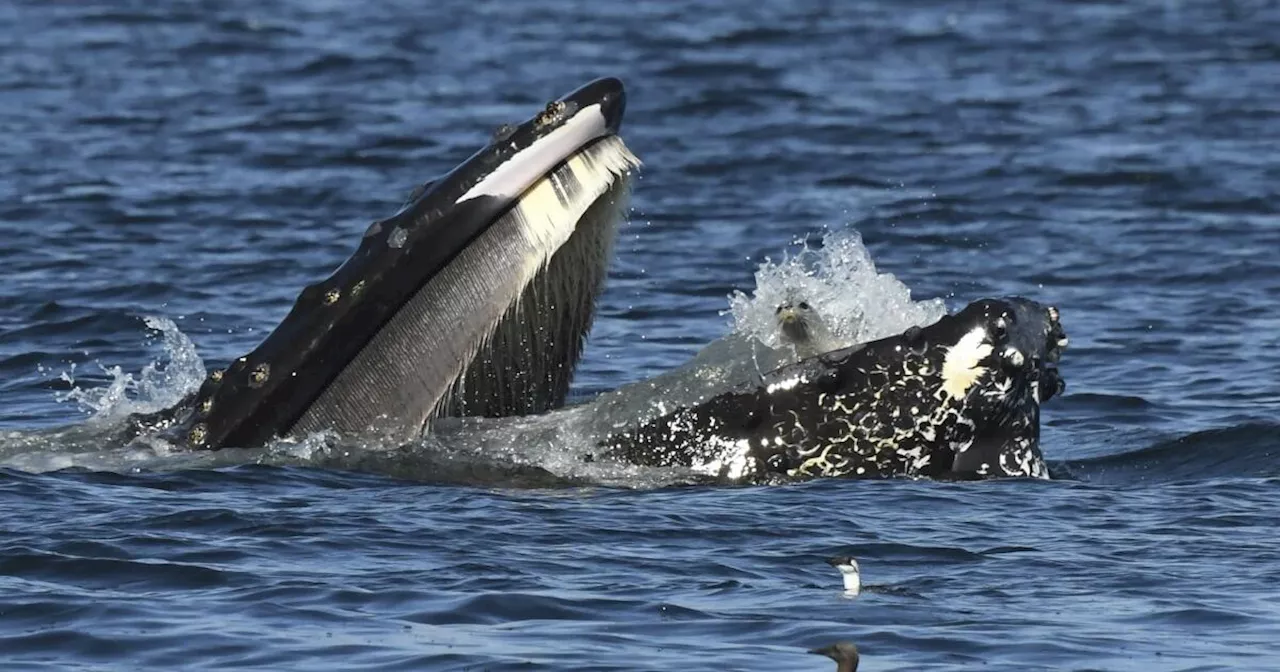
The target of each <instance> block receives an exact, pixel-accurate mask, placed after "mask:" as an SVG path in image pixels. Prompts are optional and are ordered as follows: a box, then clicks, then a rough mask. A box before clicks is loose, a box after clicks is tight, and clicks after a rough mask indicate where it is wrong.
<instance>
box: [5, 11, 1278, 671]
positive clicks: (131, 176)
mask: <svg viewBox="0 0 1280 672" xmlns="http://www.w3.org/2000/svg"><path fill="white" fill-rule="evenodd" d="M603 75H612V76H617V77H620V78H621V79H622V80H623V81H624V82H625V83H626V85H627V88H628V95H629V99H628V109H627V116H626V121H625V122H624V127H623V135H624V137H625V138H626V140H627V142H628V144H629V145H630V146H631V148H632V149H633V150H634V151H635V152H636V153H637V154H638V155H639V156H640V158H641V159H643V160H644V161H645V164H646V165H645V169H644V171H643V173H642V175H641V177H640V178H639V180H638V181H637V183H636V186H635V195H634V197H633V205H634V211H633V213H632V216H631V221H630V222H629V223H628V224H627V225H626V226H625V227H624V229H623V231H622V234H621V237H620V239H619V242H618V245H617V251H616V252H617V254H616V259H615V260H614V262H613V266H612V267H611V273H610V278H609V285H608V288H607V290H606V294H605V296H604V297H603V299H602V302H601V306H600V313H599V317H598V319H597V322H596V326H595V330H594V332H593V334H592V337H591V340H590V343H589V348H588V351H587V354H586V358H585V360H584V361H583V363H582V365H581V367H580V370H579V374H578V378H577V383H576V388H575V396H576V398H586V397H590V396H592V395H594V394H596V393H599V392H602V391H606V390H611V389H615V388H617V387H618V386H620V385H623V384H625V383H628V382H633V381H636V380H641V379H644V378H646V377H649V376H652V375H656V374H658V373H661V372H663V371H667V370H670V369H672V368H673V367H676V366H678V365H679V364H681V363H682V362H684V361H686V360H687V359H688V358H689V357H690V356H691V355H693V354H694V353H695V352H696V351H697V350H698V349H699V348H700V347H701V346H703V345H705V344H706V343H708V342H710V341H711V340H713V339H715V338H717V337H719V336H721V335H723V334H724V333H725V332H726V330H727V329H728V324H727V318H726V317H724V316H723V315H721V314H720V312H721V311H723V310H725V309H726V307H727V297H728V295H729V294H730V293H731V292H733V291H734V290H742V291H748V292H749V291H750V290H751V289H752V283H753V278H752V274H753V273H754V271H755V270H756V268H757V265H758V264H759V263H760V262H761V261H762V260H763V259H764V258H765V257H769V256H772V257H775V258H777V257H779V256H780V255H781V254H782V253H783V252H784V250H786V249H788V246H789V244H790V243H791V242H792V241H793V240H795V239H797V238H801V237H805V236H817V235H820V234H821V233H822V232H824V231H847V230H850V229H854V230H857V231H858V232H860V233H861V235H862V237H863V240H864V241H865V243H866V245H867V247H868V248H869V249H870V251H871V253H872V255H873V257H874V258H875V260H876V263H877V265H878V266H879V268H880V270H882V271H885V272H890V273H893V274H894V275H896V276H897V277H898V278H899V279H900V280H901V281H902V282H904V283H905V284H906V285H907V286H909V287H911V288H912V291H913V292H914V295H915V296H916V297H917V298H929V297H942V298H945V299H946V300H947V302H948V304H949V305H951V306H952V307H958V306H960V305H963V304H964V303H966V302H968V301H970V300H972V299H975V298H979V297H982V296H991V295H1000V294H1008V293H1018V294H1023V295H1027V296H1030V297H1033V298H1035V299H1037V300H1040V301H1043V302H1046V303H1052V304H1054V305H1057V306H1059V307H1060V308H1061V311H1062V315H1063V322H1064V324H1065V326H1066V329H1067V331H1068V333H1069V334H1070V337H1071V347H1070V349H1069V350H1068V352H1067V354H1066V356H1065V358H1064V361H1063V363H1062V370H1063V374H1064V376H1065V377H1066V378H1067V381H1068V390H1067V393H1066V395H1065V396H1064V397H1062V398H1060V399H1055V400H1053V401H1051V402H1050V403H1049V404H1047V405H1046V407H1045V417H1044V426H1043V443H1044V448H1045V452H1046V454H1047V456H1048V457H1049V459H1050V460H1051V462H1053V464H1054V470H1055V474H1056V475H1057V476H1059V477H1060V478H1059V479H1057V480H1054V481H1051V482H1027V481H1005V482H986V483H962V484H957V483H934V482H915V481H887V482H845V481H815V482H810V483H806V484H802V485H796V486H786V487H772V488H764V487H762V488H657V489H653V488H642V489H627V488H612V487H608V488H607V487H574V488H541V489H539V488H533V489H530V488H523V487H502V486H494V485H483V486H476V485H465V484H456V483H454V484H449V483H438V482H431V479H429V478H427V479H420V480H405V479H397V478H392V477H390V476H387V475H382V474H369V473H353V472H349V471H343V470H335V469H320V468H308V467H281V466H261V465H252V464H250V465H242V466H222V467H220V468H217V469H189V470H178V471H174V470H167V471H141V472H139V471H136V470H132V469H128V468H122V469H119V470H114V471H113V470H96V469H95V470H85V469H70V470H58V471H43V472H40V473H31V472H27V471H23V470H18V469H8V470H5V471H2V472H0V660H2V661H3V664H2V665H0V668H3V669H5V670H35V669H49V670H139V669H183V670H188V669H189V670H206V669H271V670H317V669H320V670H475V669H530V670H671V669H685V670H695V669H707V670H830V669H832V668H833V667H834V664H833V663H831V661H829V660H827V659H824V658H820V657H818V656H814V655H811V654H809V653H806V650H807V649H808V648H811V647H816V646H822V645H825V644H828V643H831V642H833V641H836V640H839V639H847V640H850V641H854V642H856V643H857V644H858V646H859V648H860V650H861V651H862V656H863V662H862V667H860V668H859V669H862V670H891V669H901V670H908V669H909V670H969V669H975V668H979V667H980V668H982V669H987V670H1144V671H1145V670H1227V669H1230V670H1275V669H1280V650H1277V646H1276V642H1277V641H1280V541H1277V537H1278V536H1280V535H1278V532H1280V529H1278V528H1280V525H1278V524H1277V521H1278V520H1280V504H1278V503H1277V501H1278V498H1277V497H1276V495H1275V493H1276V490H1274V488H1276V487H1277V485H1280V441H1278V440H1277V438H1276V437H1277V430H1278V429H1280V424H1278V423H1277V421H1276V415H1277V409H1280V375H1278V374H1280V355H1277V345H1278V341H1280V311H1278V310H1277V306H1278V305H1280V303H1278V301H1277V298H1276V297H1277V296H1280V260H1278V257H1277V250H1278V249H1280V216H1278V210H1280V208H1278V206H1277V203H1280V186H1277V185H1280V152H1277V151H1276V148H1277V145H1276V139H1277V138H1280V5H1277V4H1276V3H1274V2H1270V1H1264V0H1252V1H1251V0H1236V1H1232V2H1217V1H1215V2H1210V1H1208V0H1193V1H1191V2H1165V1H1159V0H1135V1H1132V2H1125V3H1117V2H1105V1H1097V2H1069V3H1068V2H1046V3H997V2H969V3H956V2H951V3H947V2H916V3H897V2H889V1H888V0H871V1H868V2H858V3H853V2H820V1H814V2H786V1H784V0H758V1H756V2H752V3H721V2H710V1H705V0H695V1H692V2H676V1H675V0H654V1H651V2H643V3H622V2H619V3H608V2H585V1H579V0H529V1H528V2H524V1H522V2H518V3H517V2H506V1H504V2H498V1H491V2H490V1H483V0H471V1H468V2H458V1H455V0H440V1H437V2H430V3H422V2H409V1H408V0H382V1H380V2H365V3H356V2H345V1H344V2H338V1H336V0H305V1H304V0H282V1H281V2H275V3H254V2H248V1H247V0H227V1H223V2H212V1H211V0H176V1H174V2H166V3H151V2H142V1H141V0H114V1H110V2H108V1H107V0H82V1H78V2H47V1H44V0H39V1H37V0H10V1H9V2H6V3H0V137H2V138H3V141H0V279H2V281H0V437H5V438H4V439H3V441H8V442H10V443H12V442H14V441H17V440H19V438H18V437H24V436H28V435H29V434H30V432H32V431H35V430H42V429H47V428H51V427H55V426H60V425H67V424H74V423H79V422H83V420H84V418H85V411H84V410H82V409H81V408H79V407H78V406H77V405H76V404H75V403H74V402H70V401H59V399H60V398H63V395H64V394H65V393H66V392H67V391H68V390H70V389H71V388H72V386H73V385H74V386H75V387H76V388H82V389H93V388H95V387H103V386H106V385H108V384H109V383H111V382H112V381H113V380H115V379H116V375H114V374H112V373H110V372H109V371H107V370H104V368H103V367H106V368H108V369H109V368H110V367H119V368H120V370H122V371H125V372H139V371H141V370H143V369H144V367H146V366H147V365H149V364H153V363H154V362H156V360H157V357H158V349H157V346H156V343H155V340H154V338H153V333H152V332H151V331H150V330H149V329H148V328H147V326H146V324H145V323H144V322H143V320H142V317H143V316H162V317H167V318H169V319H172V320H173V321H174V322H175V323H176V324H177V325H178V327H179V328H180V329H181V330H182V332H183V333H185V334H186V335H187V336H188V337H190V338H191V339H192V341H194V343H195V344H196V347H197V350H198V352H199V354H200V356H201V357H202V358H203V360H204V362H205V364H207V365H209V366H210V367H213V366H222V365H225V364H226V363H227V362H228V361H230V360H231V359H233V358H235V357H237V356H239V355H241V354H243V353H244V352H246V351H248V350H249V349H251V348H252V347H253V346H254V345H256V344H257V343H258V342H259V341H260V340H261V339H262V338H263V337H264V336H265V335H266V334H267V333H268V332H269V331H270V329H272V328H273V327H274V326H275V324H276V323H278V322H279V320H280V319H281V318H282V317H283V316H284V314H285V313H286V312H287V311H288V309H289V307H290V306H291V305H292V302H293V300H294V298H295V296H296V294H297V292H298V290H299V289H300V288H301V287H302V286H303V285H305V284H307V283H310V282H314V281H315V280H317V279H320V278H322V277H324V276H326V275H327V274H328V273H329V272H331V271H332V270H333V269H334V268H335V267H336V266H337V265H338V264H340V263H341V262H342V261H343V259H345V257H346V256H347V255H348V254H349V253H350V252H351V251H352V250H353V249H354V247H355V245H356V242H357V241H358V239H359V236H360V234H361V233H362V232H363V230H364V227H365V226H367V225H368V223H369V222H371V221H373V220H374V219H378V218H381V217H385V216H387V215H389V214H391V213H392V212H394V211H395V210H396V209H398V207H399V206H400V204H401V203H402V202H403V200H404V198H405V196H406V195H407V193H408V192H409V190H410V189H411V188H412V187H413V186H414V185H416V184H419V183H421V182H422V181H423V180H425V179H428V178H430V177H432V176H434V175H436V174H438V173H440V172H442V171H445V170H448V169H449V168H451V167H452V166H453V165H455V164H456V163H457V162H458V161H460V160H462V159H463V158H465V157H466V156H468V155H469V154H470V153H471V152H473V151H475V150H476V149H477V148H478V147H479V146H481V145H482V144H483V143H484V142H485V141H486V140H487V139H488V137H489V135H490V134H491V133H492V131H493V129H495V128H496V127H497V126H498V125H500V124H502V123H508V122H512V121H517V120H521V119H525V118H527V117H529V116H530V115H531V114H532V113H533V112H534V111H536V110H537V109H539V108H540V107H541V106H542V105H543V104H545V102H546V101H547V100H549V99H551V98H553V97H555V96H557V95H560V94H563V93H565V92H567V91H569V90H571V89H573V88H575V87H577V86H578V85H580V84H582V83H584V82H585V81H587V80H588V79H590V78H592V77H597V76H603ZM64 373H70V376H69V377H70V378H71V379H72V380H73V381H74V382H73V383H72V382H68V381H67V379H66V378H64V377H63V375H62V374H64ZM48 449H49V450H50V451H56V449H57V446H49V447H48ZM838 553H851V554H853V555H854V556H856V557H857V558H858V559H859V560H860V561H861V563H862V571H863V578H864V582H866V583H867V584H868V587H867V589H866V591H865V592H864V593H863V594H862V595H860V596H859V597H858V598H857V599H848V598H846V597H844V596H842V595H841V593H840V584H839V576H838V575H837V574H836V573H835V571H834V570H832V568H831V567H829V566H827V564H826V563H825V562H824V560H825V558H827V557H829V556H831V555H835V554H838Z"/></svg>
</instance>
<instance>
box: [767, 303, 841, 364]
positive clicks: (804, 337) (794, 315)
mask: <svg viewBox="0 0 1280 672" xmlns="http://www.w3.org/2000/svg"><path fill="white" fill-rule="evenodd" d="M773 314H774V316H775V317H776V319H777V320H778V331H779V334H778V336H779V338H778V340H780V341H781V342H783V343H786V344H788V345H790V346H791V347H792V348H793V349H794V350H795V353H796V357H797V358H799V359H808V358H810V357H813V356H814V355H820V354H822V353H824V352H831V351H832V350H838V349H839V348H840V344H839V343H837V342H836V339H835V337H834V336H832V335H831V329H830V328H828V327H827V323H826V322H824V321H823V320H822V316H821V315H819V314H818V311H816V310H814V309H813V307H812V306H810V305H809V302H808V301H795V302H793V301H791V300H786V301H783V302H782V303H780V304H778V307H777V308H775V309H774V311H773Z"/></svg>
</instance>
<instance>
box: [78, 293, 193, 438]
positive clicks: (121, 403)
mask: <svg viewBox="0 0 1280 672" xmlns="http://www.w3.org/2000/svg"><path fill="white" fill-rule="evenodd" d="M143 322H144V323H145V324H146V325H147V327H148V328H149V329H151V330H152V333H151V335H150V337H149V341H150V343H148V345H153V344H154V342H155V339H156V336H157V335H158V336H159V338H160V341H161V348H162V350H163V355H162V358H161V359H160V360H159V361H155V362H151V363H149V364H147V365H146V366H144V367H143V368H142V370H141V371H140V372H138V375H137V376H136V377H135V376H134V375H133V374H131V373H128V372H126V371H124V370H123V369H121V368H120V367H119V366H110V367H108V366H102V365H101V364H99V367H100V368H101V369H102V371H103V373H106V374H107V376H108V377H110V379H111V382H110V383H109V384H108V385H107V386H105V387H85V388H82V387H79V386H77V385H76V382H75V377H74V374H75V369H74V368H72V369H71V370H70V371H64V372H62V374H61V376H60V377H61V378H62V380H64V381H66V382H67V384H68V385H70V387H71V389H70V390H69V391H67V392H63V393H60V394H58V395H57V397H56V398H57V400H58V401H60V402H74V403H75V404H77V405H78V406H79V407H80V408H81V410H83V411H85V412H86V413H89V414H90V420H91V421H94V422H110V421H113V420H117V419H120V418H123V417H125V416H127V415H129V414H130V413H150V412H154V411H158V410H160V409H163V408H168V407H169V406H172V405H173V404H175V403H177V402H178V401H179V400H181V399H182V397H184V396H185V395H187V394H188V393H190V392H192V391H194V390H195V389H196V388H198V387H199V386H200V383H201V381H203V380H204V376H205V369H204V361H203V360H202V359H201V358H200V354H199V353H197V352H196V346H195V344H194V343H192V342H191V339H189V338H187V335H186V334H184V333H182V330H180V329H179V328H178V325H176V324H174V323H173V320H170V319H169V318H166V317H155V316H147V317H144V318H143Z"/></svg>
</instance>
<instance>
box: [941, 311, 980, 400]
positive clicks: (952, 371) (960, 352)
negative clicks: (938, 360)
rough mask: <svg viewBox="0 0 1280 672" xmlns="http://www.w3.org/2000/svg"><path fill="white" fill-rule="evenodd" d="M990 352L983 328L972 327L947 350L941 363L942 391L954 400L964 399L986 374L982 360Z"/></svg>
mask: <svg viewBox="0 0 1280 672" xmlns="http://www.w3.org/2000/svg"><path fill="white" fill-rule="evenodd" d="M991 351H992V347H991V344H990V343H988V342H987V330H986V328H984V327H974V328H973V329H972V330H970V331H969V333H967V334H965V335H964V336H962V337H961V338H960V340H959V341H957V342H956V344H955V345H953V346H951V347H949V348H947V356H946V359H944V360H943V361H942V391H943V392H945V393H946V394H947V395H948V396H951V397H953V398H955V399H962V398H964V395H965V393H966V392H968V391H969V388H971V387H973V385H974V383H976V382H978V379H979V378H981V377H982V374H984V373H986V372H987V367H985V366H982V360H984V359H986V358H987V357H989V356H990V355H991Z"/></svg>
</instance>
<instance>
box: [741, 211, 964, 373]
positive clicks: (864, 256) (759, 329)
mask: <svg viewBox="0 0 1280 672" xmlns="http://www.w3.org/2000/svg"><path fill="white" fill-rule="evenodd" d="M797 243H802V244H803V248H802V249H801V250H800V252H799V253H797V254H796V255H795V256H788V257H784V259H783V260H782V261H781V262H779V263H774V262H773V261H771V260H766V261H765V263H763V264H761V265H760V267H759V269H758V270H757V271H756V275H755V277H756V288H755V291H754V292H752V295H751V296H749V297H748V296H747V295H746V294H744V293H742V292H741V291H737V292H734V293H733V294H732V295H731V296H730V297H729V310H728V311H727V312H729V313H731V314H732V316H733V329H734V331H736V332H738V333H740V334H743V335H747V336H752V337H755V338H757V339H759V340H760V342H762V343H764V344H765V345H767V346H769V347H771V348H776V347H779V345H780V342H779V339H778V336H779V332H778V327H777V322H776V321H775V318H774V309H776V308H777V306H778V304H779V303H781V302H782V301H783V299H790V300H792V301H798V300H803V301H807V302H808V303H809V305H810V306H812V307H813V308H814V310H816V311H817V312H818V314H819V315H821V316H822V317H823V319H824V320H825V321H826V323H827V326H828V327H830V329H831V332H832V335H834V336H835V337H836V339H837V340H839V341H841V346H842V347H847V346H850V345H853V344H855V343H865V342H867V341H873V340H876V339H878V338H884V337H886V336H892V335H894V334H899V333H902V332H903V331H905V330H906V329H907V328H909V327H911V326H920V327H923V326H927V325H929V324H932V323H934V322H936V321H938V320H939V319H941V318H942V316H943V315H945V314H946V305H945V304H944V303H943V301H942V299H929V300H926V301H913V300H912V299H911V289H910V288H908V287H907V286H906V285H904V284H902V282H901V281H899V280H898V279H897V278H896V277H894V275H893V274H892V273H880V272H877V271H876V265H875V262H873V261H872V260H871V253H870V252H868V251H867V248H866V246H864V245H863V244H862V236H861V234H859V233H858V232H857V231H838V232H832V233H828V234H826V235H825V236H824V237H823V241H822V243H823V244H822V247H821V248H818V249H814V248H811V247H809V245H808V241H807V240H806V241H797Z"/></svg>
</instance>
